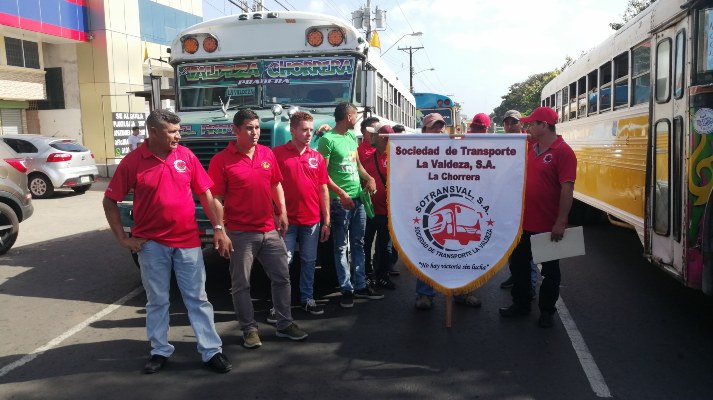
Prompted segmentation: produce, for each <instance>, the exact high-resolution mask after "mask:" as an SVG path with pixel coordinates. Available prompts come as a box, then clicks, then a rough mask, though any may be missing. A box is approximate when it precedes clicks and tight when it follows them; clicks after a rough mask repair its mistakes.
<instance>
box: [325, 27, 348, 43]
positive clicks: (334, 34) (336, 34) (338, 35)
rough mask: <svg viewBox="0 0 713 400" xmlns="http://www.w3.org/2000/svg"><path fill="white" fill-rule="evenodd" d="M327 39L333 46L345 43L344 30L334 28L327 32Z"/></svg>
mask: <svg viewBox="0 0 713 400" xmlns="http://www.w3.org/2000/svg"><path fill="white" fill-rule="evenodd" d="M327 41H328V42H329V44H331V45H332V46H335V47H336V46H339V45H340V44H342V43H344V32H343V31H342V30H341V29H332V30H331V31H329V33H328V34H327Z"/></svg>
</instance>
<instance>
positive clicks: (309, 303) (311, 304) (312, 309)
mask: <svg viewBox="0 0 713 400" xmlns="http://www.w3.org/2000/svg"><path fill="white" fill-rule="evenodd" d="M302 309H303V310H305V311H307V312H308V313H310V314H312V315H322V314H324V308H323V307H322V306H320V305H319V304H317V302H316V301H314V299H307V300H305V301H304V303H302Z"/></svg>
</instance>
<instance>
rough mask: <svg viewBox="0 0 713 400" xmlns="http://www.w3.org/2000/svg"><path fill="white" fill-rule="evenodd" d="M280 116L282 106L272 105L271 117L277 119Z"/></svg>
mask: <svg viewBox="0 0 713 400" xmlns="http://www.w3.org/2000/svg"><path fill="white" fill-rule="evenodd" d="M280 114H282V106H281V105H279V104H275V105H273V106H272V115H274V116H276V117H277V116H278V115H280Z"/></svg>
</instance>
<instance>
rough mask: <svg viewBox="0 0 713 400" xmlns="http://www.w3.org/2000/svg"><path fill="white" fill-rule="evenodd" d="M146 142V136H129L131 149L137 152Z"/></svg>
mask: <svg viewBox="0 0 713 400" xmlns="http://www.w3.org/2000/svg"><path fill="white" fill-rule="evenodd" d="M143 142H144V135H136V136H134V135H131V136H129V149H130V150H136V148H137V147H139V145H140V144H141V143H143Z"/></svg>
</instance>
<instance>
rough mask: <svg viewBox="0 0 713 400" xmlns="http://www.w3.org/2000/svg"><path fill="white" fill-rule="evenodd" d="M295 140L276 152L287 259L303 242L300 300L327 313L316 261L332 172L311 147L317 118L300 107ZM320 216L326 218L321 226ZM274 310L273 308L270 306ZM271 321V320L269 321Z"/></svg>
mask: <svg viewBox="0 0 713 400" xmlns="http://www.w3.org/2000/svg"><path fill="white" fill-rule="evenodd" d="M290 133H291V134H292V140H290V141H289V142H287V143H285V144H283V145H282V146H278V147H275V148H274V149H273V152H274V153H275V157H277V164H278V165H279V167H280V171H281V172H282V176H283V178H284V179H283V181H282V187H283V189H284V191H285V203H286V204H287V220H288V222H289V227H288V228H287V233H285V237H284V239H285V245H286V246H287V262H288V263H290V262H291V261H292V256H293V254H294V251H295V247H296V245H297V240H298V239H299V242H300V301H301V303H302V309H304V310H305V311H307V312H308V313H310V314H312V315H321V314H324V308H323V307H322V306H320V305H318V304H317V302H315V301H314V288H313V286H314V264H315V261H316V260H317V245H318V244H319V242H324V241H326V240H327V238H329V230H330V228H331V224H330V221H329V189H327V183H329V176H328V175H327V164H326V163H325V161H324V157H322V155H321V154H320V153H319V152H317V151H316V150H313V149H311V148H310V147H309V144H310V142H311V141H312V135H313V134H314V118H312V116H311V115H309V114H308V113H306V112H303V111H298V112H296V113H294V114H293V115H292V117H290ZM320 220H321V221H323V222H322V224H321V227H320ZM271 311H272V310H271ZM268 322H271V321H268Z"/></svg>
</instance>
